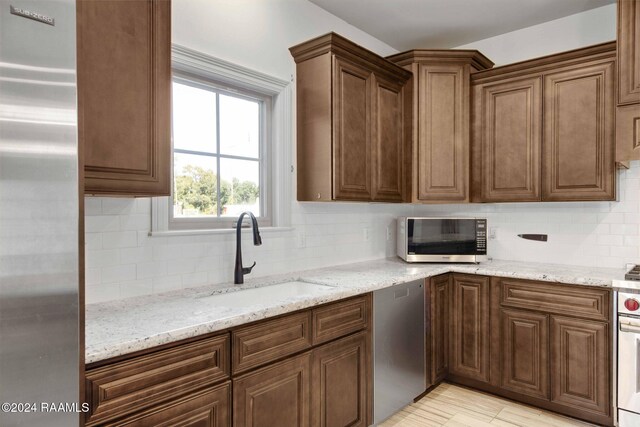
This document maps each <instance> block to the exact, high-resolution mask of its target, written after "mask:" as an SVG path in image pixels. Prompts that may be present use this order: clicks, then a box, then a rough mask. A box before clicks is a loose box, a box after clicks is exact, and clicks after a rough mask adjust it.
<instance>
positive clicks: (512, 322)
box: [500, 309, 549, 399]
mask: <svg viewBox="0 0 640 427" xmlns="http://www.w3.org/2000/svg"><path fill="white" fill-rule="evenodd" d="M500 317H501V318H502V334H501V342H502V357H501V359H502V375H501V384H500V385H501V387H502V388H504V389H507V390H513V391H515V392H517V393H522V394H526V395H529V396H533V397H539V398H542V399H548V398H549V382H548V379H549V365H548V363H549V359H548V353H549V321H548V316H547V315H545V314H539V313H531V312H527V311H515V310H504V309H502V310H501V311H500Z"/></svg>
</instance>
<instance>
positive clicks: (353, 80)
mask: <svg viewBox="0 0 640 427" xmlns="http://www.w3.org/2000/svg"><path fill="white" fill-rule="evenodd" d="M370 102H371V72H370V71H367V70H365V69H363V68H360V67H358V66H357V65H354V64H352V63H350V62H347V61H345V60H342V59H338V58H335V57H334V94H333V114H334V119H333V168H334V170H333V195H334V198H335V199H336V200H340V199H342V200H370V199H371V165H370V159H371V147H370V141H371V133H370V128H371V126H370V124H371V117H370V115H371V106H370Z"/></svg>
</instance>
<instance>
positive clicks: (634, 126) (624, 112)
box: [616, 103, 640, 166]
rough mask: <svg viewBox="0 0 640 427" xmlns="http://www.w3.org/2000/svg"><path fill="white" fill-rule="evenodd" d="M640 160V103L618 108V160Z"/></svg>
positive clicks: (622, 161)
mask: <svg viewBox="0 0 640 427" xmlns="http://www.w3.org/2000/svg"><path fill="white" fill-rule="evenodd" d="M630 160H640V103H639V104H630V105H622V106H619V107H618V108H617V109H616V162H617V163H620V164H623V165H626V166H628V162H629V161H630Z"/></svg>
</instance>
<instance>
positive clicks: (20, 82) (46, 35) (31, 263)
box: [0, 0, 81, 427]
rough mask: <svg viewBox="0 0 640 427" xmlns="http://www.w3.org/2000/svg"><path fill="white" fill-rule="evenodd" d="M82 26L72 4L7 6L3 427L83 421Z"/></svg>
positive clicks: (1, 159) (0, 189) (1, 147)
mask: <svg viewBox="0 0 640 427" xmlns="http://www.w3.org/2000/svg"><path fill="white" fill-rule="evenodd" d="M75 28H76V16H75V0H40V1H27V0H11V1H7V0H0V402H8V403H13V404H15V405H14V406H11V407H6V406H3V411H0V425H1V426H3V427H7V426H29V427H37V426H47V427H53V426H64V427H69V426H74V425H78V424H79V414H78V409H80V408H79V406H78V402H79V399H80V396H79V384H80V376H79V375H80V362H81V359H80V347H79V341H80V334H79V328H80V324H79V292H78V290H79V258H78V257H79V250H78V246H79V245H78V235H79V231H78V227H79V225H78V224H79V210H78V204H79V200H78V194H79V189H78V182H79V181H78V143H77V107H76V53H75V52H76V39H75ZM25 404H28V405H30V406H29V407H27V406H26V405H25ZM60 404H63V405H65V406H64V407H62V408H61V407H60ZM53 405H57V406H55V407H53ZM52 407H53V409H55V411H54V412H52V409H51V408H52ZM7 408H8V409H9V412H7V411H6V409H7ZM60 409H62V411H60Z"/></svg>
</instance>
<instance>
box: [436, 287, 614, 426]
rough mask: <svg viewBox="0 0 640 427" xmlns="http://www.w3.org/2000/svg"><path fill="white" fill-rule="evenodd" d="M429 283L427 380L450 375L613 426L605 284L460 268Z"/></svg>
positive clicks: (608, 297)
mask: <svg viewBox="0 0 640 427" xmlns="http://www.w3.org/2000/svg"><path fill="white" fill-rule="evenodd" d="M429 286H430V287H429V292H428V294H427V296H426V298H427V300H428V301H427V302H428V304H427V317H426V319H427V322H428V323H427V336H428V344H427V348H428V354H430V357H429V358H428V359H427V362H426V363H427V384H428V385H429V387H431V386H434V385H436V384H438V383H439V382H441V381H443V380H447V381H451V382H454V383H459V384H463V385H466V386H470V387H473V388H477V389H480V390H485V391H488V392H491V393H495V394H498V395H501V396H504V397H507V398H509V399H514V400H518V401H521V402H525V403H527V404H529V405H533V406H538V407H541V408H545V409H548V410H552V411H555V412H559V413H562V414H565V415H569V416H572V417H576V418H580V419H584V420H586V421H590V422H593V423H597V424H598V425H607V426H611V425H613V420H612V407H611V398H612V391H611V356H610V355H611V349H612V339H611V333H612V332H611V316H612V311H611V290H610V289H604V288H599V287H584V286H576V285H564V284H560V283H553V284H552V283H548V282H537V281H532V280H521V279H513V278H501V277H493V278H490V277H487V276H478V275H465V274H446V275H441V276H437V277H433V278H431V279H430V281H429ZM447 341H448V345H446V344H445V343H447Z"/></svg>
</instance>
